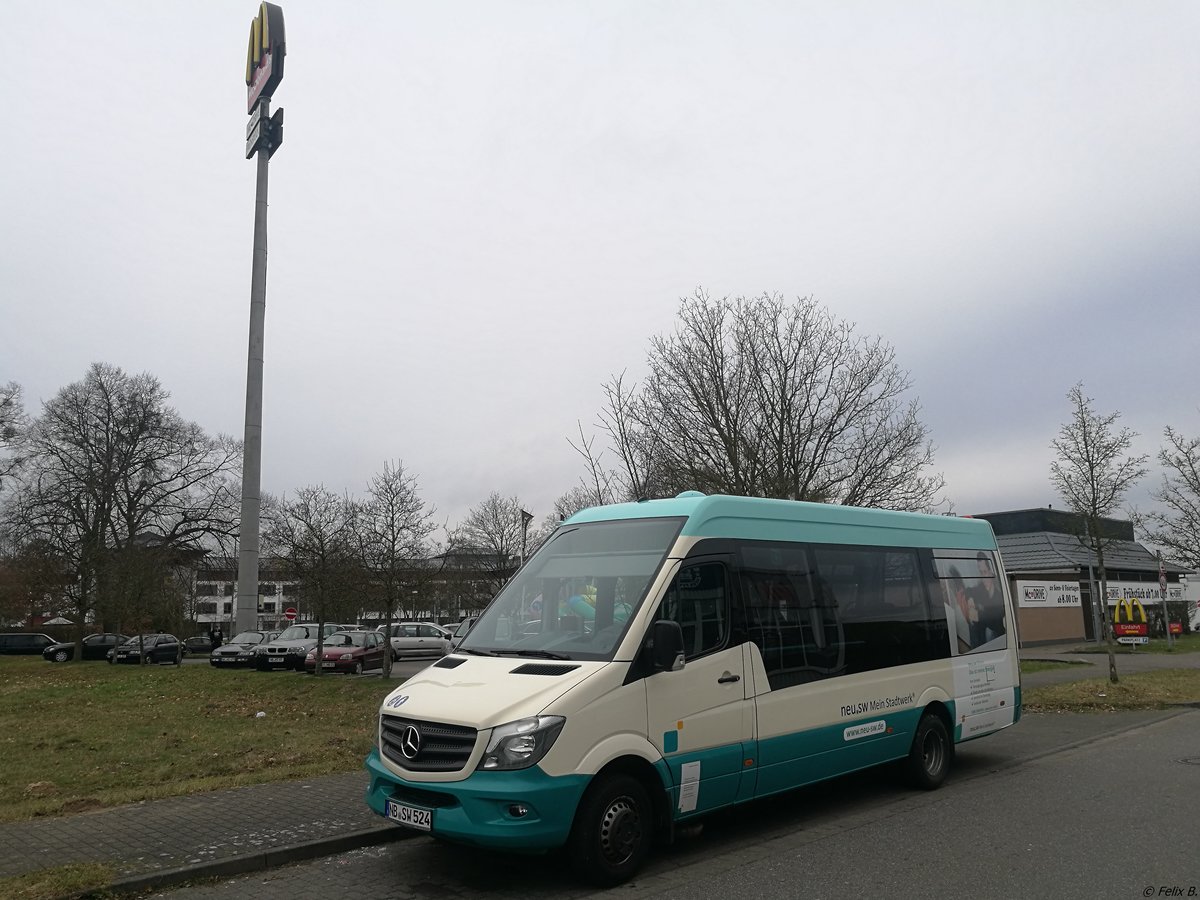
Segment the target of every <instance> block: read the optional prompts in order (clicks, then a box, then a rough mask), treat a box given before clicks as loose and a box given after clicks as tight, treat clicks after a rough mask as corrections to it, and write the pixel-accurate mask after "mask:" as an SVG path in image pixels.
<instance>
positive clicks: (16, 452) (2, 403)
mask: <svg viewBox="0 0 1200 900" xmlns="http://www.w3.org/2000/svg"><path fill="white" fill-rule="evenodd" d="M26 424H27V420H26V416H25V409H24V407H23V406H22V405H21V386H20V385H19V384H17V383H16V382H15V381H10V382H9V383H8V384H0V488H3V487H4V482H5V481H6V480H7V479H8V477H9V476H11V475H12V474H13V473H14V472H15V471H16V470H17V467H18V466H20V465H21V454H20V447H21V441H22V438H23V437H24V432H25V426H26Z"/></svg>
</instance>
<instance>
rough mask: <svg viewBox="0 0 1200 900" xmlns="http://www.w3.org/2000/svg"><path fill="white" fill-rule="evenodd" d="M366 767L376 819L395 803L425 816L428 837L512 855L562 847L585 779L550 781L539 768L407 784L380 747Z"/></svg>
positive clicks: (554, 778) (369, 801) (369, 798)
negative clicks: (388, 763)
mask: <svg viewBox="0 0 1200 900" xmlns="http://www.w3.org/2000/svg"><path fill="white" fill-rule="evenodd" d="M365 765H366V769H367V772H368V773H370V776H371V783H370V786H369V787H368V788H367V805H368V806H370V807H371V809H373V810H374V811H375V812H377V813H378V814H379V815H381V816H384V817H387V814H388V812H387V810H388V801H389V800H393V801H395V802H397V803H402V804H404V805H405V806H409V807H414V808H416V809H420V810H429V812H430V814H431V816H432V822H431V827H430V829H429V832H428V833H430V834H434V835H437V836H438V837H441V838H445V839H446V840H450V841H455V842H458V843H462V844H471V845H474V846H477V847H494V848H497V849H502V850H510V851H516V852H521V851H528V852H538V851H543V850H550V849H553V848H555V847H561V846H562V845H563V844H564V843H566V840H567V837H568V835H570V833H571V823H572V821H573V820H574V818H575V808H576V807H577V806H578V805H579V798H580V797H582V796H583V792H584V789H585V788H586V787H587V785H588V776H586V775H562V776H552V775H547V774H546V773H545V772H543V771H542V770H541V769H540V768H539V767H537V766H532V767H531V768H528V769H519V770H516V771H506V772H478V771H476V772H472V773H471V774H470V775H468V776H467V777H466V778H464V779H463V780H462V781H450V782H446V781H410V780H407V779H404V778H401V777H400V776H398V775H396V774H394V773H393V772H392V771H391V770H390V769H389V768H388V767H387V766H385V765H384V763H383V761H382V760H381V759H380V758H379V748H378V747H376V748H375V749H373V750H372V751H371V753H370V755H369V756H368V757H367V760H366V764H365ZM401 827H404V826H401ZM422 830H424V829H422ZM417 833H420V832H419V831H418V832H417Z"/></svg>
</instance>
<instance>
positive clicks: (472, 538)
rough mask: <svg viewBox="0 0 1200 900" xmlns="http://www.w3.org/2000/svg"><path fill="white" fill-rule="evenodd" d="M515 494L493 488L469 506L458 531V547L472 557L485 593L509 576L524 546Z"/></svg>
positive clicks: (522, 527)
mask: <svg viewBox="0 0 1200 900" xmlns="http://www.w3.org/2000/svg"><path fill="white" fill-rule="evenodd" d="M523 514H524V511H523V509H522V507H521V501H520V500H519V499H518V498H517V497H501V496H500V494H498V493H496V492H495V491H493V492H492V493H491V494H490V495H489V496H488V498H487V499H486V500H484V501H483V502H482V503H480V504H479V505H478V506H474V507H472V508H471V510H470V512H468V513H467V517H466V519H464V520H463V522H462V525H461V527H460V529H459V531H460V537H459V539H460V541H461V551H460V552H462V553H467V554H470V555H471V556H472V557H473V558H474V562H475V565H476V566H477V567H478V569H479V571H481V572H482V573H483V577H484V580H485V582H486V583H487V586H488V589H489V593H490V594H495V592H496V591H498V590H500V588H502V587H503V586H504V583H505V582H506V581H508V579H509V578H511V577H512V574H513V572H514V571H515V570H516V568H517V564H518V561H519V559H520V557H521V555H522V553H523V552H525V551H526V550H527V549H528V547H527V533H526V530H525V529H526V527H527V521H526V520H525V519H524V518H523Z"/></svg>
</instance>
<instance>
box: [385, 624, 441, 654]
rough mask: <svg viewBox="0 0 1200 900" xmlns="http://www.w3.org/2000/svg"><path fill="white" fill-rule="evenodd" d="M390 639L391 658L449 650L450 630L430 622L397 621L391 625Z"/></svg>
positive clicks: (439, 652)
mask: <svg viewBox="0 0 1200 900" xmlns="http://www.w3.org/2000/svg"><path fill="white" fill-rule="evenodd" d="M391 639H392V640H391V644H392V659H399V658H400V657H402V656H445V655H446V654H447V653H449V652H450V632H449V631H447V630H446V629H445V628H443V627H442V626H441V625H434V624H433V623H432V622H399V623H397V624H395V625H393V626H392V633H391Z"/></svg>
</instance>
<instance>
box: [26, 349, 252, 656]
mask: <svg viewBox="0 0 1200 900" xmlns="http://www.w3.org/2000/svg"><path fill="white" fill-rule="evenodd" d="M168 398H169V394H168V393H167V392H166V391H165V390H164V389H163V387H162V385H161V384H160V383H159V382H158V380H157V379H156V378H154V377H153V376H152V375H149V374H142V375H136V376H131V375H127V374H126V373H124V372H123V371H121V370H120V369H118V368H116V367H114V366H108V365H104V364H99V363H97V364H95V365H93V366H92V367H91V368H90V369H89V371H88V373H87V375H86V377H85V378H84V379H83V380H82V381H79V382H76V383H74V384H71V385H68V386H67V387H65V388H63V389H62V390H60V391H59V392H58V393H57V394H56V395H55V396H54V397H53V398H52V399H51V400H50V401H48V402H47V403H46V404H45V406H44V409H43V412H42V415H41V416H39V417H38V418H37V419H35V420H34V421H33V423H32V424H31V425H30V427H29V429H28V432H27V434H26V440H25V450H26V462H25V465H24V466H23V467H22V468H21V470H20V472H19V473H18V477H17V478H16V479H14V481H15V487H14V491H13V492H12V496H11V497H10V498H9V501H8V502H7V503H6V505H5V510H4V520H5V525H6V527H7V528H9V530H10V533H16V534H19V535H20V536H21V537H20V540H21V541H36V542H38V544H39V546H41V547H42V548H44V550H45V552H48V553H51V554H53V555H54V556H55V557H57V558H58V559H60V560H62V561H63V562H64V563H65V565H66V567H67V568H68V570H69V571H70V573H71V577H70V580H69V583H67V584H66V585H64V586H63V593H64V596H65V597H66V598H68V600H69V601H70V605H71V607H72V610H73V612H74V613H75V615H76V616H77V617H78V619H77V621H79V622H84V621H86V620H87V619H88V618H89V617H90V616H91V615H92V614H93V613H97V614H98V616H99V617H100V618H103V617H104V616H105V615H110V614H112V613H115V612H116V602H117V598H118V596H119V593H120V590H121V584H120V582H121V579H122V578H124V577H125V576H126V572H125V571H124V570H123V568H122V566H120V565H118V564H117V561H118V559H119V558H120V557H121V555H122V554H123V553H124V552H125V550H126V549H127V548H130V547H133V546H137V545H138V544H139V542H142V545H145V542H147V541H149V542H150V543H151V544H152V545H153V546H154V547H156V548H158V549H159V550H161V551H163V552H165V553H169V554H170V553H177V552H183V551H187V550H189V549H192V548H195V547H196V546H198V545H199V544H200V543H202V542H203V541H204V540H205V539H207V538H210V537H211V536H213V535H215V534H231V533H233V532H234V531H235V530H236V523H237V510H238V498H239V494H240V491H239V490H238V486H237V478H238V477H239V472H238V465H239V461H240V453H239V452H238V447H237V444H236V443H235V442H234V441H232V440H231V439H229V438H224V437H221V438H217V439H213V438H210V437H208V436H207V435H206V434H205V433H204V432H203V430H202V429H201V428H200V427H199V426H198V425H196V424H194V423H191V422H187V421H185V420H184V419H183V418H182V417H181V416H180V415H179V413H178V412H176V411H175V410H174V409H173V408H171V407H170V406H168V405H167V400H168ZM110 606H111V607H112V609H109V607H110ZM79 658H80V654H76V659H79Z"/></svg>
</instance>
